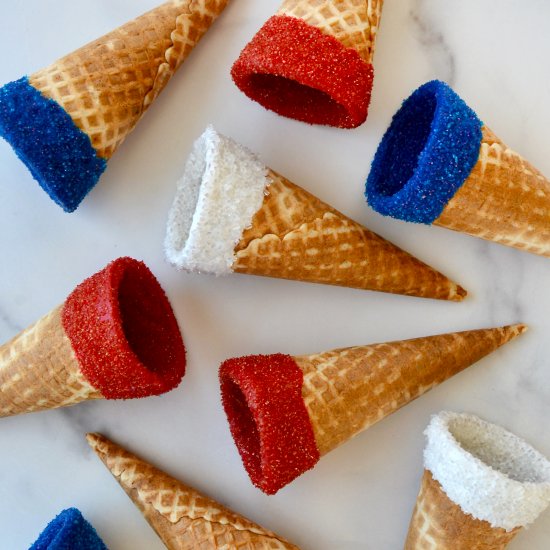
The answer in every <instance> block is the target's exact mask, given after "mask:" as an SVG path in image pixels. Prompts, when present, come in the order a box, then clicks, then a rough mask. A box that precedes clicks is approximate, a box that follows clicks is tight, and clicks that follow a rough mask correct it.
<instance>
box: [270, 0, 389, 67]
mask: <svg viewBox="0 0 550 550" xmlns="http://www.w3.org/2000/svg"><path fill="white" fill-rule="evenodd" d="M383 4H384V0H337V1H334V0H284V2H283V4H282V6H281V7H280V9H279V12H278V15H288V16H291V17H298V18H300V19H303V20H304V21H305V22H306V23H308V24H309V25H312V26H314V27H317V28H318V29H320V30H321V31H322V32H324V33H325V34H328V35H329V36H333V37H334V38H336V39H337V40H339V41H340V42H341V43H342V44H343V45H344V46H345V47H346V48H353V49H355V50H357V53H358V54H359V55H360V56H361V58H362V59H364V60H365V61H366V62H367V63H369V64H372V60H373V57H374V50H375V41H376V33H377V32H378V28H379V26H380V17H381V16H382V6H383Z"/></svg>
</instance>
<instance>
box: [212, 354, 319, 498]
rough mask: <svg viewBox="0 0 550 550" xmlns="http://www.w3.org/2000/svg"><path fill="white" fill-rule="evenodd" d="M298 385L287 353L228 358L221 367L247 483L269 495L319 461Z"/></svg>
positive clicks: (227, 407) (299, 374)
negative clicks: (248, 479) (248, 481)
mask: <svg viewBox="0 0 550 550" xmlns="http://www.w3.org/2000/svg"><path fill="white" fill-rule="evenodd" d="M303 381H304V376H303V373H302V371H301V370H300V368H299V367H298V365H297V363H296V361H294V359H292V357H290V356H289V355H283V354H276V355H250V356H248V357H240V358H236V359H228V360H227V361H225V362H224V363H223V364H222V366H221V367H220V383H221V394H222V402H223V407H224V409H225V413H226V415H227V419H228V421H229V428H230V429H231V434H232V435H233V439H234V440H235V443H236V445H237V448H238V450H239V453H240V455H241V458H242V461H243V464H244V466H245V468H246V470H247V472H248V475H249V476H250V479H251V480H252V483H254V485H256V487H258V488H260V489H261V490H262V491H264V493H267V494H268V495H272V494H275V493H276V492H277V491H278V490H279V489H281V488H282V487H284V486H285V485H287V484H288V483H290V482H291V481H292V480H293V479H295V478H296V477H298V476H299V475H301V474H303V473H304V472H306V471H307V470H310V469H311V468H313V466H315V464H316V463H317V461H318V460H319V450H318V449H317V444H316V443H315V436H314V433H313V428H312V427H311V422H310V419H309V415H308V412H307V409H306V406H305V404H304V400H303V397H302V385H303Z"/></svg>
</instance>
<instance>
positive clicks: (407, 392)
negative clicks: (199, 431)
mask: <svg viewBox="0 0 550 550" xmlns="http://www.w3.org/2000/svg"><path fill="white" fill-rule="evenodd" d="M525 329H526V327H525V326H524V325H514V326H510V327H502V328H494V329H485V330H472V331H467V332H456V333H452V334H442V335H438V336H429V337H425V338H417V339H415V340H405V341H400V342H389V343H384V344H373V345H369V346H360V347H355V348H347V349H338V350H333V351H328V352H325V353H321V354H317V355H310V356H300V357H291V356H289V355H283V354H275V355H253V356H248V357H240V358H235V359H229V360H227V361H225V362H224V363H223V364H222V366H221V368H220V383H221V394H222V401H223V406H224V409H225V412H226V415H227V418H228V421H229V427H230V430H231V433H232V435H233V438H234V440H235V443H236V445H237V448H238V450H239V453H240V454H241V458H242V460H243V464H244V466H245V468H246V470H247V472H248V474H249V476H250V478H251V480H252V482H253V483H254V485H256V486H257V487H258V488H260V489H261V490H262V491H264V492H265V493H267V494H274V493H276V492H277V491H279V489H281V488H282V487H284V486H285V485H287V484H288V483H290V482H291V481H292V480H294V479H295V478H296V477H298V476H300V475H301V474H303V473H304V472H306V471H307V470H310V469H311V468H313V467H314V466H315V464H316V463H317V461H318V460H319V458H320V457H321V456H324V455H325V454H327V453H329V452H330V451H332V450H333V449H335V448H336V447H338V446H339V445H342V444H343V443H345V442H346V441H348V440H349V439H351V438H352V437H354V436H355V435H357V434H358V433H360V432H361V431H363V430H366V429H367V428H369V427H370V426H372V425H373V424H375V423H376V422H379V421H380V420H382V419H383V418H385V417H386V416H388V415H390V414H392V413H393V412H395V411H397V410H398V409H400V408H401V407H403V406H405V405H406V404H407V403H409V402H411V401H413V400H414V399H416V398H417V397H420V396H421V395H423V394H424V393H426V392H427V391H429V390H430V389H432V388H434V387H436V386H437V385H439V384H441V383H442V382H444V381H446V380H448V379H449V378H451V377H452V376H454V375H455V374H457V373H459V372H460V371H462V370H464V369H466V368H467V367H469V366H470V365H472V364H474V363H475V362H477V361H479V360H480V359H481V358H482V357H484V356H485V355H488V354H489V353H491V352H493V351H494V350H495V349H497V348H498V347H499V346H502V345H503V344H505V343H506V342H509V341H510V340H512V339H513V338H515V337H516V336H518V335H519V334H521V333H522V332H524V331H525Z"/></svg>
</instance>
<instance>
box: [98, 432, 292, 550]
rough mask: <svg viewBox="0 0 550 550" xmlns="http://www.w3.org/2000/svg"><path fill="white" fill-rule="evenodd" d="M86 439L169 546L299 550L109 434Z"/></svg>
mask: <svg viewBox="0 0 550 550" xmlns="http://www.w3.org/2000/svg"><path fill="white" fill-rule="evenodd" d="M88 443H89V444H90V445H91V447H92V448H93V450H94V451H95V452H96V453H97V455H98V456H99V458H100V459H101V460H102V461H103V463H104V464H105V466H106V467H107V468H108V469H109V470H110V472H111V473H112V474H113V476H114V477H115V479H116V480H117V481H118V482H119V483H120V485H121V487H122V488H123V489H124V491H125V492H126V493H127V494H128V496H129V497H130V498H131V499H132V501H133V502H134V504H135V505H136V506H137V507H138V508H139V509H140V511H141V512H142V514H143V515H144V516H145V519H146V520H147V521H148V522H149V524H150V525H151V527H152V528H153V529H154V530H155V531H156V533H157V534H158V536H159V537H160V538H161V539H162V541H163V542H164V544H165V545H166V547H167V548H169V549H170V550H193V549H196V548H201V549H204V550H209V549H212V550H215V549H217V548H225V549H227V550H233V549H235V550H298V549H297V547H296V546H294V545H292V544H290V543H288V542H286V541H285V540H283V539H281V538H279V537H278V536H277V535H275V534H274V533H272V532H271V531H268V530H266V529H264V528H262V527H260V526H259V525H256V524H255V523H253V522H251V521H249V520H247V519H246V518H244V517H242V516H240V515H238V514H236V513H234V512H232V511H231V510H228V509H227V508H225V507H224V506H222V505H220V504H218V503H217V502H215V501H214V500H212V499H210V498H208V497H206V496H204V495H201V494H200V493H199V492H197V491H196V490H195V489H192V488H191V487H188V486H187V485H185V484H183V483H182V482H180V481H178V480H177V479H174V478H172V477H170V476H168V475H167V474H165V473H164V472H162V471H160V470H158V469H157V468H155V467H153V466H152V465H150V464H148V463H147V462H145V461H143V460H141V459H139V458H138V457H136V456H134V455H132V454H131V453H129V452H128V451H126V450H124V449H123V448H122V447H120V446H118V445H116V444H115V443H113V442H111V441H109V440H108V439H107V438H105V437H103V436H101V435H99V434H88Z"/></svg>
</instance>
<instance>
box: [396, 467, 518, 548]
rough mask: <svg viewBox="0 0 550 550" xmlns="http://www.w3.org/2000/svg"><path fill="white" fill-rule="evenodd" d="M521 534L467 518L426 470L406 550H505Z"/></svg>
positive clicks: (515, 530)
mask: <svg viewBox="0 0 550 550" xmlns="http://www.w3.org/2000/svg"><path fill="white" fill-rule="evenodd" d="M520 531H521V528H519V527H518V528H516V529H514V530H512V531H510V532H507V531H505V530H504V529H500V528H498V527H491V524H490V523H489V522H487V521H481V520H478V519H475V518H474V517H473V516H471V515H470V514H465V513H464V512H463V511H462V509H461V508H460V506H458V505H456V504H455V503H454V502H453V501H452V500H451V499H450V498H449V497H448V496H447V495H446V494H445V492H444V491H443V489H442V487H441V485H440V484H439V482H437V481H436V480H435V479H434V478H433V477H432V474H431V473H430V472H429V471H428V470H424V476H423V477H422V485H421V487H420V492H419V494H418V498H417V501H416V507H415V509H414V512H413V516H412V519H411V524H410V526H409V534H408V536H407V541H406V543H405V550H501V549H503V548H506V547H507V546H508V544H509V543H510V541H511V540H512V539H513V538H514V537H515V536H516V535H517V534H518V533H519V532H520Z"/></svg>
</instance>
